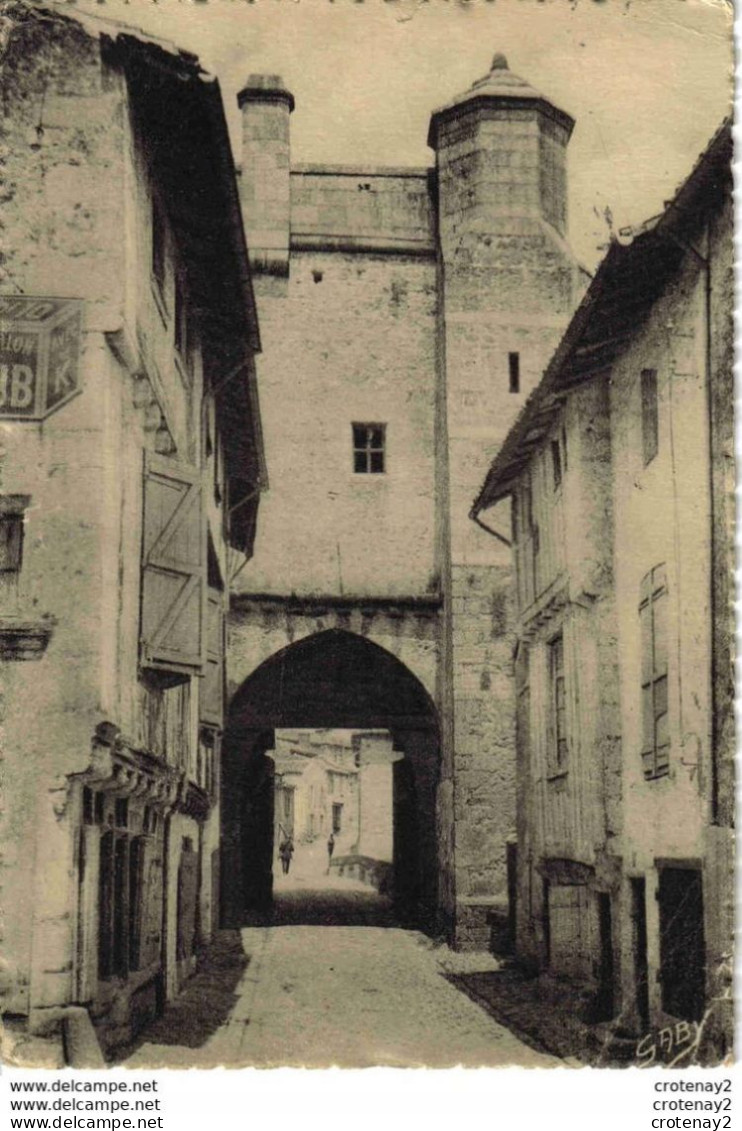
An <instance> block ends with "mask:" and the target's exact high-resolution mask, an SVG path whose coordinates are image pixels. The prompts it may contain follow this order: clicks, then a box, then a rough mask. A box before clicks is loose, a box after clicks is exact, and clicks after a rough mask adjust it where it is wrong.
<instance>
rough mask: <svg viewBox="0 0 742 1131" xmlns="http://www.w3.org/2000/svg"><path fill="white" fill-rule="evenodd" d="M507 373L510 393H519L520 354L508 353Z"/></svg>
mask: <svg viewBox="0 0 742 1131" xmlns="http://www.w3.org/2000/svg"><path fill="white" fill-rule="evenodd" d="M508 371H509V377H510V386H509V388H510V392H511V393H519V392H520V354H519V353H509V354H508Z"/></svg>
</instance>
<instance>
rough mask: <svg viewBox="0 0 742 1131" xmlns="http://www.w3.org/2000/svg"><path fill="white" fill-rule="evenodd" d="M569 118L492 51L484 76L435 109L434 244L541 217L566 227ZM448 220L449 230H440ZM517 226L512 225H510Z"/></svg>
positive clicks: (430, 142) (533, 222)
mask: <svg viewBox="0 0 742 1131" xmlns="http://www.w3.org/2000/svg"><path fill="white" fill-rule="evenodd" d="M573 127H574V120H573V119H572V118H571V117H570V116H569V114H566V113H565V112H564V110H560V109H559V108H558V107H557V106H555V105H554V104H553V103H552V102H550V101H549V100H548V99H547V98H545V97H544V95H543V94H541V92H540V91H538V90H536V89H535V88H534V87H532V86H531V85H530V83H528V82H526V80H525V79H522V78H521V77H520V76H519V75H516V74H514V73H513V72H512V71H511V70H510V67H509V66H508V61H507V59H506V58H505V56H504V55H503V54H502V53H501V52H498V53H497V54H496V55H495V56H494V58H493V59H492V65H491V67H490V69H489V71H488V72H487V74H486V75H483V76H482V77H481V78H479V79H477V80H476V82H474V83H472V85H471V86H470V87H469V89H468V90H465V91H464V93H463V94H459V95H457V96H456V98H452V99H451V101H450V102H447V103H446V104H445V105H444V106H442V107H441V108H440V109H438V110H436V111H435V112H434V114H433V116H432V118H431V121H430V133H429V135H428V145H430V146H431V147H432V148H433V149H435V151H436V164H437V168H438V191H439V197H440V207H441V217H442V221H441V242H442V245H444V247H445V245H446V236H447V234H450V235H451V236H452V238H453V239H454V241H456V240H459V239H460V238H461V235H462V232H463V231H464V229H466V228H467V227H468V228H469V229H473V228H476V229H477V230H478V231H484V230H485V229H489V230H490V232H491V234H492V235H493V236H495V235H497V234H504V233H505V232H506V231H509V232H511V233H512V232H513V230H514V229H513V224H514V222H515V221H516V220H517V221H518V223H519V224H520V227H519V228H518V230H519V231H521V232H523V231H525V230H526V229H525V228H524V227H523V225H526V227H527V228H529V229H530V230H533V226H534V225H539V224H540V223H542V222H543V221H546V222H547V223H548V224H550V225H551V227H552V228H554V229H555V230H556V231H557V232H559V234H560V235H561V236H564V235H565V234H566V228H567V193H566V148H567V143H568V141H569V138H570V135H571V133H572V129H573ZM446 217H450V218H451V225H452V228H451V232H450V233H447V231H446V223H447V221H446ZM516 226H517V225H516Z"/></svg>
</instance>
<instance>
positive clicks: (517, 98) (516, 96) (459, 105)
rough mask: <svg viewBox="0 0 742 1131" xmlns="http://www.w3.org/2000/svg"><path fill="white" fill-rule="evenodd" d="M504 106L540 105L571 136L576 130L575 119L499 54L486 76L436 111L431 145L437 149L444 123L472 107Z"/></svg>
mask: <svg viewBox="0 0 742 1131" xmlns="http://www.w3.org/2000/svg"><path fill="white" fill-rule="evenodd" d="M487 103H491V104H494V105H498V104H499V105H504V106H512V107H521V106H528V105H534V104H537V105H538V106H539V108H540V109H541V110H542V111H543V112H544V113H545V114H546V115H547V116H548V117H551V118H554V119H555V120H556V121H558V122H560V123H561V125H563V126H564V127H565V128H566V130H567V136H569V134H571V132H572V130H573V128H574V124H575V123H574V118H571V117H570V115H569V114H567V113H565V111H564V110H560V109H559V108H558V107H557V106H555V105H554V104H553V103H552V102H550V101H549V100H548V99H547V98H545V97H544V95H543V94H541V92H540V91H538V90H536V89H535V87H532V86H531V84H530V83H528V82H526V80H525V79H522V78H521V77H520V76H519V75H516V74H513V72H512V71H511V70H510V68H509V67H508V61H507V59H506V58H505V56H504V55H503V54H501V53H500V52H498V53H497V54H496V55H495V57H494V58H493V60H492V66H491V67H490V69H489V71H488V72H487V74H486V75H483V76H482V78H481V79H477V81H476V82H474V83H472V85H471V86H470V87H469V89H468V90H466V91H464V93H463V94H459V95H457V96H456V98H452V99H451V101H450V102H447V103H446V104H445V105H444V106H441V107H439V109H437V110H434V111H433V115H432V117H431V119H430V131H429V133H428V145H429V146H430V147H431V148H432V149H435V147H436V144H437V141H438V126H439V125H440V123H441V122H442V121H446V120H447V119H449V118H453V117H456V116H457V115H458V114H460V113H461V112H462V111H466V110H468V109H470V108H472V105H473V104H479V105H486V104H487Z"/></svg>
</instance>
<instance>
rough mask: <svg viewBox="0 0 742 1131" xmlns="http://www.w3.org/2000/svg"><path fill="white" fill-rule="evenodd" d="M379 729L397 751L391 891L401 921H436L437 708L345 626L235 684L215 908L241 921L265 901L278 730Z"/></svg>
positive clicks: (383, 654) (394, 663)
mask: <svg viewBox="0 0 742 1131" xmlns="http://www.w3.org/2000/svg"><path fill="white" fill-rule="evenodd" d="M293 727H303V728H318V729H319V728H324V727H331V728H347V729H367V728H369V729H370V728H384V729H386V730H388V731H389V732H390V733H391V735H392V738H393V741H394V747H395V749H396V750H397V751H399V752H401V753H403V755H404V757H403V758H401V759H400V760H399V761H398V762H396V763H395V773H394V845H395V849H394V893H395V902H396V904H397V906H398V909H399V912H400V914H401V916H402V918H403V919H404V920H405V921H407V922H414V923H415V924H416V925H418V926H420V927H423V928H428V929H429V928H431V927H432V926H433V925H434V924H435V922H436V908H437V892H438V851H437V843H436V791H437V786H438V778H439V766H440V735H439V726H438V714H437V711H436V708H435V705H434V703H433V701H432V699H431V698H430V695H429V694H428V692H427V691H426V690H425V688H424V687H423V685H422V684H421V683H420V681H419V680H418V679H417V677H416V676H415V675H413V674H412V672H411V671H410V670H409V669H408V668H407V667H406V666H405V665H404V664H403V663H402V662H401V661H400V660H398V659H397V658H396V657H395V656H393V655H392V654H391V653H390V652H387V651H386V650H385V649H384V648H382V647H380V646H379V645H378V644H375V643H373V642H372V641H370V640H368V639H366V638H364V637H362V636H357V635H356V634H354V633H352V632H348V631H345V630H343V629H329V630H326V631H323V632H318V633H316V634H314V635H312V636H308V637H305V638H303V639H302V640H300V641H298V642H297V643H294V644H290V645H289V646H288V647H285V648H282V649H281V650H280V651H278V652H276V653H275V654H274V655H273V656H271V657H269V659H267V660H265V661H264V662H263V663H262V664H261V665H260V666H259V667H258V668H256V670H255V671H254V672H253V673H252V675H250V676H249V677H248V678H247V679H246V680H245V681H244V682H243V683H242V684H241V686H240V687H239V688H238V689H237V691H236V693H235V694H234V696H233V698H232V701H231V703H230V707H229V714H228V720H227V727H226V730H225V734H224V745H223V752H222V788H221V799H222V864H221V875H222V909H223V921H224V924H225V925H228V926H239V925H240V924H242V923H243V922H244V921H245V915H246V913H247V912H249V910H250V909H253V908H261V907H262V908H266V907H268V906H269V905H270V903H271V899H272V862H273V775H272V766H273V764H272V762H271V760H270V759H268V758H266V757H264V755H265V752H266V751H267V750H270V749H271V748H272V746H273V742H274V731H275V729H276V728H293Z"/></svg>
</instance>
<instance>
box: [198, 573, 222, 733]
mask: <svg viewBox="0 0 742 1131" xmlns="http://www.w3.org/2000/svg"><path fill="white" fill-rule="evenodd" d="M199 693H200V697H201V698H200V708H201V709H200V711H199V716H200V719H201V722H204V723H211V724H212V725H214V726H218V727H221V726H222V725H223V723H224V600H223V595H222V592H221V590H219V589H214V588H211V587H210V588H209V591H208V597H207V602H206V667H205V670H204V678H203V680H202V681H201V686H200V689H199Z"/></svg>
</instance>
